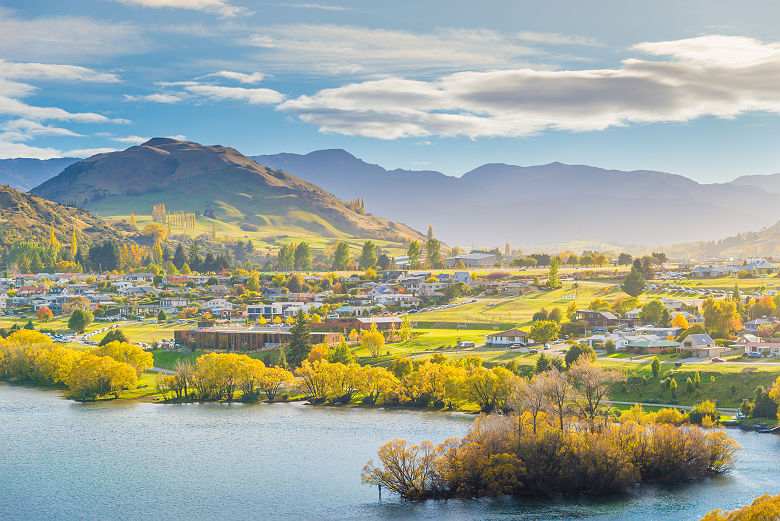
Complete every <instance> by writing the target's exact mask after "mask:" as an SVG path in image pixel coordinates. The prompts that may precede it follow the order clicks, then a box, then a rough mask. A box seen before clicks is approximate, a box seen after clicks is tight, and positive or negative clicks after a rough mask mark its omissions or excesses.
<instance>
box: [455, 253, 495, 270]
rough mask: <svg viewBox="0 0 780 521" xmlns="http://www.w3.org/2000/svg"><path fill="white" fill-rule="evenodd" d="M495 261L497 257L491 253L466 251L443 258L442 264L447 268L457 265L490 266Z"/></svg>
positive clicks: (468, 266)
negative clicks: (466, 252)
mask: <svg viewBox="0 0 780 521" xmlns="http://www.w3.org/2000/svg"><path fill="white" fill-rule="evenodd" d="M496 262H498V257H497V256H496V255H495V254H493V253H468V254H466V255H456V256H455V257H447V258H446V259H444V264H445V265H446V266H447V267H448V268H457V267H459V266H460V267H466V268H490V267H492V266H495V265H496ZM461 263H462V266H461Z"/></svg>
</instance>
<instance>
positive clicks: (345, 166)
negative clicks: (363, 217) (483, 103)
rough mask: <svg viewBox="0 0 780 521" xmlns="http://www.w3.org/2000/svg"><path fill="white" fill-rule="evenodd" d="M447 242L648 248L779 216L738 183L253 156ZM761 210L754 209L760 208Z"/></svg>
mask: <svg viewBox="0 0 780 521" xmlns="http://www.w3.org/2000/svg"><path fill="white" fill-rule="evenodd" d="M253 159H254V160H255V161H257V162H258V163H259V164H262V165H264V166H267V167H269V168H284V169H285V170H286V171H288V172H290V173H292V174H293V175H296V176H298V177H300V178H302V179H306V180H307V181H311V182H314V183H317V184H318V185H319V186H321V187H323V188H324V189H325V190H328V191H330V192H332V193H334V194H335V195H336V196H338V197H341V198H347V199H353V198H356V197H363V198H364V200H365V205H366V208H367V209H368V210H370V211H372V212H375V213H378V214H381V215H385V216H387V217H388V218H391V219H403V220H404V222H406V223H408V224H409V225H411V226H412V227H414V228H417V229H426V228H427V226H428V225H432V226H433V228H434V231H435V232H436V235H437V236H438V237H440V238H442V239H443V240H445V241H446V242H448V243H451V244H461V245H467V244H474V245H479V246H495V245H499V246H500V245H503V244H504V243H505V242H507V241H509V242H510V243H511V244H512V245H515V246H529V245H540V244H548V245H549V244H563V243H573V242H582V241H591V242H594V243H595V242H602V243H603V242H608V243H612V244H615V243H621V244H643V245H646V246H652V245H658V244H670V243H674V242H684V241H693V240H702V239H706V240H709V239H715V238H719V237H723V236H724V235H728V234H736V233H738V232H740V231H741V230H745V229H751V228H753V229H755V228H756V227H759V226H768V225H770V224H772V223H774V222H775V221H777V220H778V219H780V207H778V206H777V205H776V204H775V202H774V201H775V199H776V197H775V196H774V195H772V194H770V193H769V192H767V191H766V190H764V189H762V188H760V187H756V186H749V185H742V184H732V183H727V184H700V183H697V182H695V181H692V180H691V179H688V178H686V177H683V176H680V175H673V174H668V173H665V172H656V171H649V170H636V171H630V172H626V171H619V170H606V169H603V168H596V167H592V166H585V165H566V164H562V163H550V164H547V165H538V166H528V167H523V166H515V165H507V164H502V163H494V164H486V165H483V166H480V167H478V168H476V169H474V170H471V171H469V172H467V173H465V174H464V175H463V176H461V177H460V178H456V177H451V176H446V175H444V174H442V173H440V172H431V171H422V172H416V171H408V170H386V169H384V168H382V167H381V166H378V165H373V164H369V163H366V162H364V161H361V160H360V159H358V158H356V157H354V156H352V155H351V154H349V153H347V152H345V151H343V150H321V151H317V152H312V153H309V154H305V155H300V154H277V155H265V156H255V157H253ZM756 209H760V211H756Z"/></svg>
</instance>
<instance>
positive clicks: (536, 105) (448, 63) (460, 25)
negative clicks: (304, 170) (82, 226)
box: [0, 0, 780, 182]
mask: <svg viewBox="0 0 780 521" xmlns="http://www.w3.org/2000/svg"><path fill="white" fill-rule="evenodd" d="M538 4H542V2H520V1H517V0H514V1H512V0H510V1H492V2H491V1H486V2H481V3H479V4H478V6H477V4H476V3H474V2H465V1H455V0H448V1H419V0H417V1H394V2H381V3H380V2H369V1H366V0H362V1H346V0H345V1H341V0H333V1H328V2H319V1H318V0H311V1H303V0H301V1H295V0H279V1H276V2H256V1H249V0H68V1H67V2H62V1H46V0H36V1H32V2H31V1H16V0H10V1H6V2H4V3H3V6H2V7H0V60H2V61H0V157H41V158H47V157H57V156H62V155H74V156H87V155H90V154H92V153H95V152H97V151H104V150H109V149H121V148H126V147H127V146H132V145H134V144H138V143H140V142H142V141H144V140H145V139H147V138H150V137H155V136H176V137H181V138H186V139H188V140H192V141H198V142H201V143H204V144H223V145H229V146H233V147H235V148H237V149H238V150H240V151H241V152H243V153H245V154H247V155H255V154H270V153H277V152H299V153H305V152H309V151H312V150H316V149H322V148H344V149H346V150H348V151H350V152H352V153H353V154H355V155H357V156H358V157H361V158H363V159H365V160H366V161H369V162H374V163H379V164H381V165H383V166H385V167H387V168H409V169H432V170H439V171H442V172H444V173H446V174H450V175H461V174H463V173H464V172H466V171H468V170H470V169H472V168H474V167H476V166H479V165H481V164H483V163H488V162H503V163H513V164H520V165H531V164H540V163H548V162H552V161H561V162H566V163H582V164H591V165H596V166H602V167H607V168H618V169H625V170H633V169H653V170H664V171H668V172H673V173H678V174H683V175H686V176H688V177H691V178H694V179H696V180H698V181H701V182H720V181H726V180H730V179H732V178H734V177H736V176H738V175H743V174H756V173H775V172H780V155H779V154H778V153H777V145H776V140H777V136H778V135H780V132H778V131H779V130H780V117H778V113H779V112H780V89H778V88H777V85H779V84H780V43H778V42H780V34H779V33H780V26H778V25H777V24H776V21H777V20H778V19H780V5H778V4H777V2H773V1H763V2H762V1H756V2H751V3H750V4H748V5H749V7H746V6H745V5H739V6H738V5H737V4H736V3H734V2H713V1H706V2H705V1H687V2H679V1H656V2H640V1H625V0H621V1H618V0H614V1H608V2H607V1H590V2H581V1H569V2H563V1H560V2H545V3H544V4H545V5H538Z"/></svg>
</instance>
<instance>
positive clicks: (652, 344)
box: [625, 339, 680, 355]
mask: <svg viewBox="0 0 780 521" xmlns="http://www.w3.org/2000/svg"><path fill="white" fill-rule="evenodd" d="M679 346H680V344H678V343H677V342H675V341H674V340H662V339H658V340H637V341H634V342H629V343H627V344H626V346H625V347H626V351H627V352H629V353H648V354H651V355H659V354H661V352H662V351H663V350H664V349H674V348H677V347H679Z"/></svg>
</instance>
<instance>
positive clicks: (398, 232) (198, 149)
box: [32, 138, 420, 239]
mask: <svg viewBox="0 0 780 521" xmlns="http://www.w3.org/2000/svg"><path fill="white" fill-rule="evenodd" d="M32 193H35V194H37V195H40V196H41V197H45V198H47V199H50V200H53V201H58V202H62V203H72V204H75V205H79V206H84V207H86V208H88V209H90V210H93V211H94V212H95V213H97V214H98V215H103V216H115V217H126V216H129V215H130V213H131V212H132V213H135V214H138V215H141V214H145V215H148V214H151V209H152V206H153V205H155V204H158V203H164V204H165V205H166V207H167V208H168V210H169V211H170V210H176V211H183V212H200V213H202V214H204V215H207V216H210V217H213V218H214V219H215V220H218V221H221V222H226V223H233V224H237V225H241V226H242V229H245V228H243V227H246V226H250V227H251V228H248V230H250V231H255V230H257V229H263V230H269V231H273V232H274V233H275V234H277V235H281V234H282V233H288V234H290V235H292V236H300V234H301V232H302V231H305V232H308V233H310V234H314V235H317V236H324V237H341V236H343V235H344V234H349V235H351V236H357V237H372V238H386V239H399V238H419V237H420V234H419V233H418V232H416V231H414V230H412V229H411V228H409V227H407V226H404V225H401V224H397V223H394V222H390V221H388V220H386V219H381V218H379V217H374V216H372V215H365V214H363V213H359V212H356V211H353V210H352V209H350V208H348V207H347V206H346V205H345V204H344V202H343V201H341V200H340V199H338V198H337V197H335V196H334V195H332V194H330V193H328V192H326V191H325V190H323V189H321V188H320V187H318V186H316V185H314V184H312V183H310V182H308V181H304V180H301V179H299V178H297V177H294V176H292V175H290V174H288V173H286V172H284V171H282V170H279V169H272V168H266V167H263V166H260V165H258V164H257V163H255V162H254V161H252V160H250V159H249V158H247V157H245V156H243V155H242V154H240V153H239V152H238V151H236V150H234V149H232V148H228V147H223V146H219V145H217V146H203V145H200V144H198V143H193V142H188V141H177V140H174V139H168V138H155V139H152V140H150V141H147V142H146V143H144V144H142V145H139V146H134V147H131V148H128V149H127V150H124V151H120V152H111V153H106V154H98V155H95V156H92V157H90V158H88V159H84V160H82V161H79V162H78V163H75V164H73V165H71V166H69V167H68V168H66V169H65V170H64V171H63V172H62V173H60V174H59V175H57V176H56V177H54V178H52V179H50V180H48V181H46V182H44V183H43V184H41V185H40V186H38V187H36V188H35V189H33V190H32Z"/></svg>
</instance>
